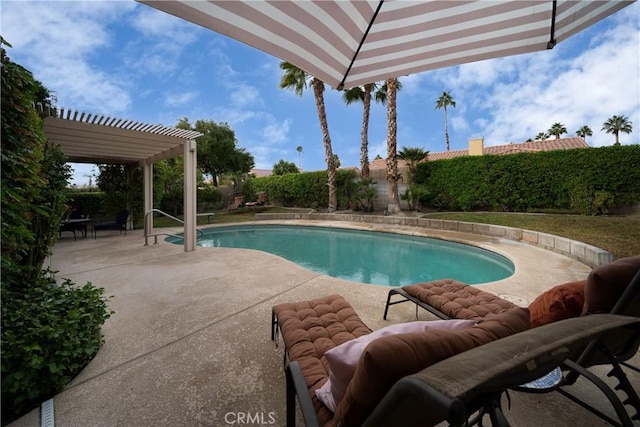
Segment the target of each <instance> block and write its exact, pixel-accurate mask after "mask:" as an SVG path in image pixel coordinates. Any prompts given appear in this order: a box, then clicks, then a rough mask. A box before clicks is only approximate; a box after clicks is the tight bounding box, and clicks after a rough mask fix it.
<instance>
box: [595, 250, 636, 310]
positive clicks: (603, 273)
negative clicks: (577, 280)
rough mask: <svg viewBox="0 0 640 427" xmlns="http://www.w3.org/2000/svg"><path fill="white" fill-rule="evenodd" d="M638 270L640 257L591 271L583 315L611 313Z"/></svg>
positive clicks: (629, 258)
mask: <svg viewBox="0 0 640 427" xmlns="http://www.w3.org/2000/svg"><path fill="white" fill-rule="evenodd" d="M638 270H640V255H638V256H632V257H628V258H620V259H617V260H615V261H613V262H610V263H608V264H603V265H600V266H598V267H596V268H594V269H593V270H591V273H589V276H588V277H587V283H586V284H585V287H584V298H585V301H584V309H583V314H596V313H609V312H610V311H611V309H613V306H614V305H615V304H616V302H617V301H618V299H619V298H620V296H621V295H622V293H623V292H624V290H625V289H626V288H627V285H628V284H629V283H630V282H631V279H633V276H635V275H636V273H637V272H638Z"/></svg>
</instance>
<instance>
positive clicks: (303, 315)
mask: <svg viewBox="0 0 640 427" xmlns="http://www.w3.org/2000/svg"><path fill="white" fill-rule="evenodd" d="M273 313H274V314H275V315H276V317H277V319H278V326H279V327H280V331H281V332H282V338H283V340H284V345H285V348H286V350H287V352H288V354H289V359H290V360H292V361H293V360H295V361H297V362H298V363H300V368H301V369H302V373H303V375H304V378H305V380H306V383H307V388H308V389H309V395H310V396H311V400H312V401H313V405H314V408H315V412H316V414H317V416H318V421H319V423H320V425H321V426H322V425H325V424H327V423H329V422H331V419H332V418H333V413H332V412H331V411H330V410H329V409H328V408H327V407H326V406H324V404H323V403H322V402H320V400H318V397H317V396H316V393H315V390H316V389H318V388H320V387H321V386H322V385H323V384H324V383H325V382H326V381H327V380H328V378H329V374H328V363H327V361H326V359H325V357H324V354H325V353H326V352H327V351H328V350H330V349H332V348H334V347H336V346H338V345H340V344H342V343H344V342H347V341H349V340H352V339H354V338H358V337H360V336H363V335H367V334H369V333H370V332H371V330H370V329H369V328H368V327H367V325H365V324H364V322H363V321H362V320H361V319H360V317H358V315H357V314H356V312H355V311H354V309H353V308H352V307H351V305H349V303H348V302H347V301H346V300H345V299H344V298H343V297H342V296H340V295H329V296H326V297H324V298H319V299H316V300H312V301H302V302H295V303H284V304H280V305H276V306H274V307H273Z"/></svg>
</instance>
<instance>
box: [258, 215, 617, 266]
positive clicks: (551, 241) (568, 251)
mask: <svg viewBox="0 0 640 427" xmlns="http://www.w3.org/2000/svg"><path fill="white" fill-rule="evenodd" d="M256 219H257V220H316V221H348V222H365V223H371V224H392V225H402V226H407V227H424V228H431V229H434V230H448V231H458V232H461V233H471V234H480V235H483V236H491V237H497V238H502V239H509V240H513V241H516V242H520V243H525V244H529V245H533V246H538V247H540V248H544V249H547V250H550V251H553V252H557V253H560V254H563V255H566V256H568V257H570V258H573V259H576V260H578V261H580V262H582V263H583V264H586V265H588V266H591V267H595V266H598V265H601V264H606V263H609V262H611V261H613V254H611V253H610V252H607V251H605V250H604V249H600V248H597V247H595V246H591V245H588V244H586V243H582V242H578V241H575V240H570V239H566V238H564V237H559V236H555V235H553V234H547V233H540V232H537V231H531V230H523V229H520V228H513V227H503V226H500V225H489V224H479V223H475V222H460V221H449V220H443V219H429V218H411V217H401V216H381V215H357V214H335V213H331V214H330V213H316V212H312V213H259V214H256Z"/></svg>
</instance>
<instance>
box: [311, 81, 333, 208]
mask: <svg viewBox="0 0 640 427" xmlns="http://www.w3.org/2000/svg"><path fill="white" fill-rule="evenodd" d="M312 85H313V94H314V95H315V98H316V108H317V110H318V119H319V120H320V129H321V130H322V142H323V143H324V152H325V156H326V162H327V178H328V183H327V184H328V185H329V207H328V209H327V210H328V211H329V212H333V211H335V210H336V209H337V207H338V194H337V183H336V167H335V163H334V162H333V150H332V149H331V138H330V137H329V124H328V123H327V113H326V111H325V108H324V96H323V95H322V93H323V92H324V83H323V82H322V80H319V79H317V78H315V77H314V78H313V83H312Z"/></svg>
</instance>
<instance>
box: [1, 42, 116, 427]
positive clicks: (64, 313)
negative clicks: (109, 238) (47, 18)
mask: <svg viewBox="0 0 640 427" xmlns="http://www.w3.org/2000/svg"><path fill="white" fill-rule="evenodd" d="M0 43H2V44H5V42H4V40H3V39H2V38H1V37H0ZM1 53H2V55H1V59H2V67H0V72H1V73H2V89H1V90H0V93H1V94H2V102H1V103H0V104H1V108H2V114H1V119H2V168H1V169H0V173H1V178H2V183H1V185H0V192H1V200H2V209H1V211H2V227H1V231H2V239H1V243H2V257H1V260H2V283H1V287H0V294H1V298H2V313H1V315H0V316H1V321H2V324H1V326H0V330H1V332H0V334H1V341H0V348H1V350H2V351H1V355H0V358H1V362H2V365H1V373H2V421H3V423H6V422H8V421H9V420H11V419H13V418H16V417H18V416H20V415H21V414H22V413H23V412H24V411H25V410H27V409H29V408H30V407H31V406H32V405H34V404H37V403H39V402H40V401H41V400H42V399H44V398H46V397H49V396H51V395H52V394H54V393H55V392H57V391H59V390H60V389H61V388H62V387H63V386H64V385H65V384H66V383H68V382H69V381H70V380H71V378H73V376H74V375H75V374H77V373H78V372H79V371H80V370H81V369H82V367H83V366H84V365H86V363H88V361H89V360H90V359H91V358H92V357H93V356H94V355H95V353H96V352H97V351H98V348H99V347H100V344H101V343H102V336H101V335H100V328H101V326H102V324H103V323H104V321H105V320H106V318H107V317H109V315H110V313H108V312H107V311H106V305H105V300H104V299H103V298H102V292H103V291H102V290H101V289H97V288H95V287H93V286H92V285H90V284H87V285H86V286H84V287H81V288H75V287H73V284H72V283H71V282H69V281H65V282H64V283H63V284H62V285H55V284H53V283H51V281H50V280H49V279H48V278H47V275H46V274H45V272H43V270H42V265H43V263H44V260H45V259H46V257H47V255H49V254H50V248H51V246H53V243H54V241H55V237H56V236H57V234H58V229H59V224H60V221H61V219H62V215H63V213H64V211H65V209H66V205H65V203H66V196H67V190H66V188H65V187H66V184H67V182H68V179H69V176H70V169H69V167H68V166H67V165H66V164H65V157H64V155H63V153H62V151H61V150H60V148H59V147H54V146H52V145H51V144H48V143H47V140H46V137H45V135H44V133H43V130H42V119H41V118H40V117H39V116H38V114H37V112H36V110H35V108H34V103H36V102H47V101H48V100H49V99H50V95H49V92H48V90H47V89H45V88H44V87H43V86H42V84H41V83H40V82H38V81H37V80H35V79H34V78H33V75H32V74H31V73H30V72H29V71H27V70H26V69H25V68H23V67H21V66H20V65H18V64H15V63H13V62H11V61H10V60H9V58H8V57H7V56H6V52H5V50H4V48H2V49H1Z"/></svg>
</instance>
